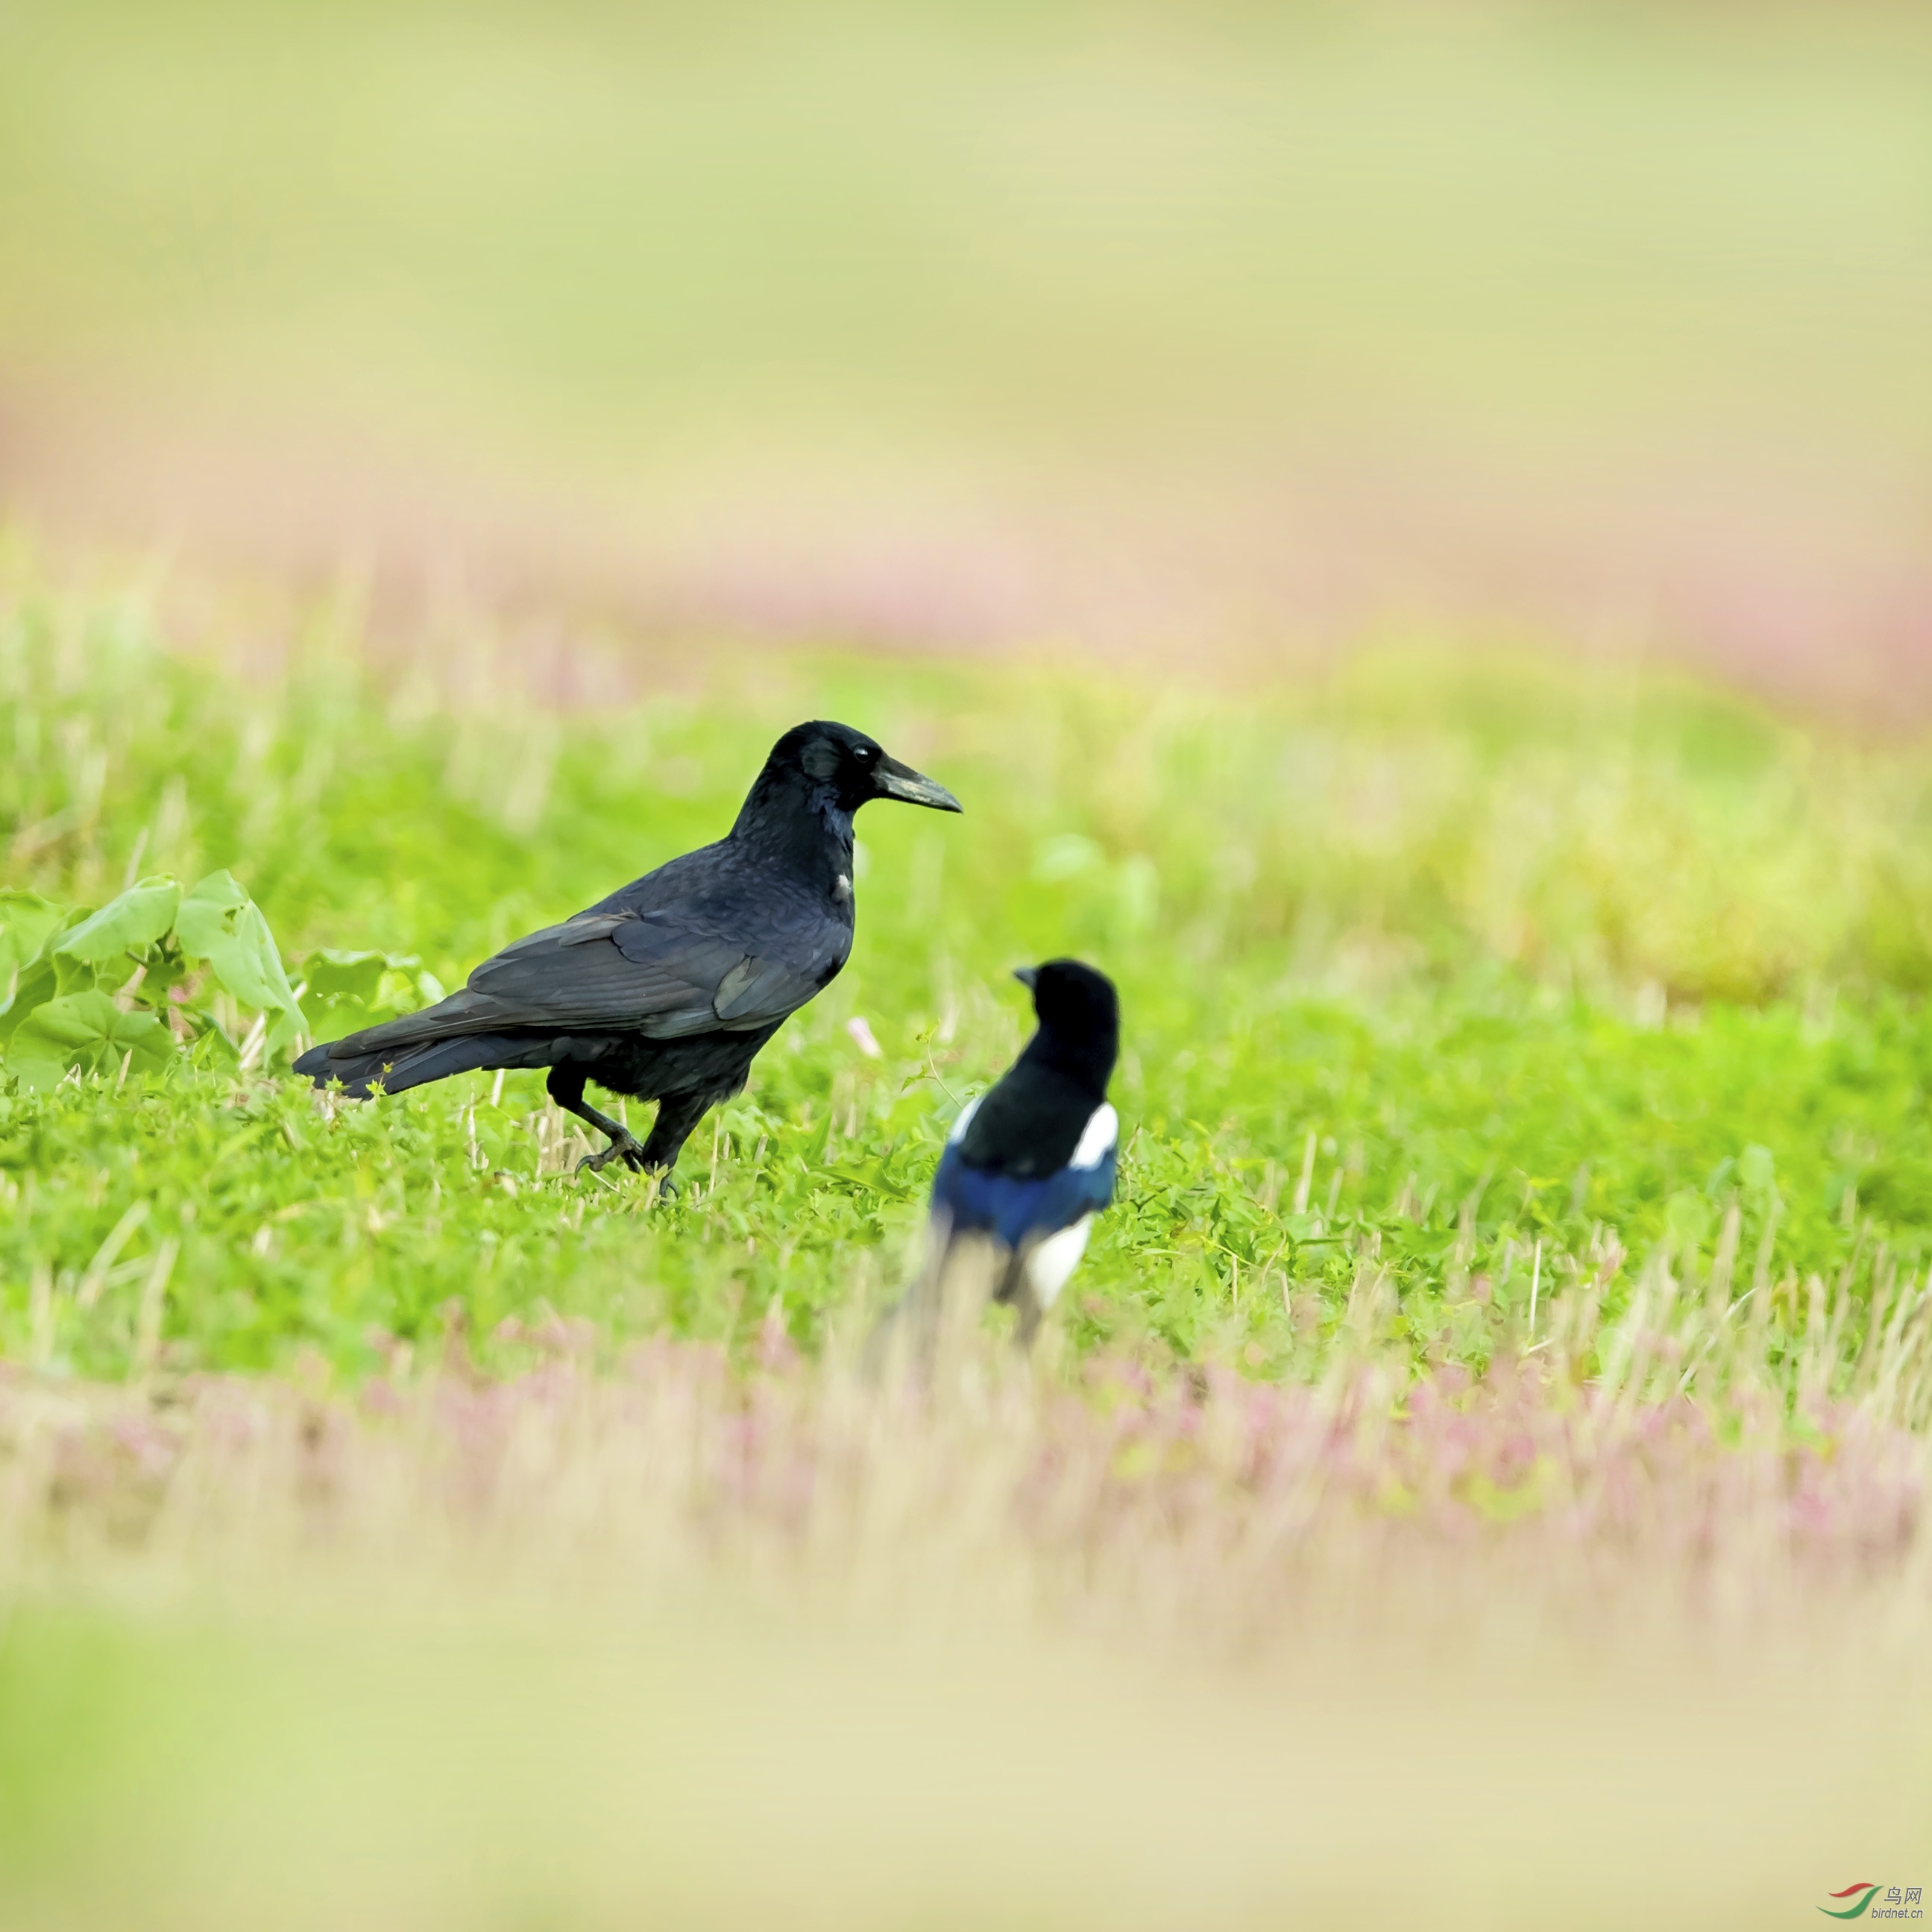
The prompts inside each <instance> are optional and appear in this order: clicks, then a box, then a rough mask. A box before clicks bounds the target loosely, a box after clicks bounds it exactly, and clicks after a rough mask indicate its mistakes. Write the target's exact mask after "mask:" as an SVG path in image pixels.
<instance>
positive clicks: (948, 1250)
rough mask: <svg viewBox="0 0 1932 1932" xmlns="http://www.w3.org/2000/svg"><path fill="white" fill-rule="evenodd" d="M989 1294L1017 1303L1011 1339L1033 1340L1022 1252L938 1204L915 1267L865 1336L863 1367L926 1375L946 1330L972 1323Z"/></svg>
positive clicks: (1034, 1308)
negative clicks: (956, 1220)
mask: <svg viewBox="0 0 1932 1932" xmlns="http://www.w3.org/2000/svg"><path fill="white" fill-rule="evenodd" d="M989 1301H994V1302H1001V1303H1016V1304H1018V1307H1019V1325H1018V1326H1017V1328H1016V1330H1015V1334H1014V1339H1015V1340H1016V1341H1017V1342H1019V1343H1020V1345H1021V1346H1022V1348H1027V1347H1030V1346H1031V1345H1032V1342H1033V1337H1034V1331H1036V1330H1037V1328H1038V1327H1039V1325H1040V1316H1039V1310H1038V1305H1037V1303H1035V1302H1034V1298H1033V1296H1032V1295H1031V1292H1030V1291H1029V1290H1028V1289H1027V1287H1026V1285H1025V1271H1024V1262H1023V1259H1022V1257H1021V1256H1019V1255H1018V1254H1016V1253H1014V1252H1013V1251H1012V1250H1009V1249H1008V1248H1007V1247H1006V1245H1005V1244H1004V1243H1003V1242H1001V1241H997V1240H995V1238H993V1237H992V1235H989V1234H988V1233H987V1232H985V1231H984V1230H983V1229H962V1228H956V1227H955V1226H953V1222H952V1218H951V1217H950V1215H948V1214H947V1213H946V1211H944V1209H943V1208H942V1209H941V1210H939V1211H937V1212H936V1213H935V1214H934V1215H933V1217H932V1220H931V1222H930V1223H929V1224H928V1226H927V1228H926V1253H925V1257H924V1260H923V1262H922V1265H921V1267H920V1268H919V1273H918V1274H916V1276H915V1277H913V1280H912V1281H911V1282H910V1283H909V1284H908V1285H907V1288H906V1291H905V1292H904V1294H903V1295H901V1296H900V1298H898V1301H895V1302H894V1303H893V1304H892V1306H891V1307H889V1308H888V1309H887V1310H886V1312H885V1313H883V1315H882V1316H880V1318H879V1319H878V1322H877V1325H876V1326H875V1327H874V1328H873V1331H872V1333H871V1337H870V1338H869V1340H868V1342H867V1343H866V1346H865V1369H866V1372H867V1373H868V1374H869V1375H870V1376H872V1377H873V1378H874V1379H877V1378H878V1377H879V1376H881V1375H883V1374H885V1373H888V1372H889V1371H890V1370H892V1369H893V1368H894V1367H897V1368H898V1369H899V1370H901V1372H904V1371H905V1370H910V1371H911V1372H912V1373H913V1374H915V1375H916V1376H919V1377H920V1378H922V1379H923V1378H924V1377H926V1376H929V1375H930V1374H931V1373H932V1370H933V1367H934V1364H935V1361H936V1360H937V1358H938V1356H939V1355H940V1352H941V1349H942V1346H944V1337H945V1335H946V1333H947V1331H948V1329H949V1328H950V1329H953V1330H956V1331H959V1332H960V1333H961V1334H964V1333H965V1332H966V1331H968V1330H970V1329H971V1327H972V1326H973V1325H974V1324H976V1323H977V1321H978V1319H979V1316H980V1310H982V1309H983V1307H985V1306H986V1304H987V1303H988V1302H989Z"/></svg>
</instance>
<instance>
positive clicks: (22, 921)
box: [0, 892, 67, 1013]
mask: <svg viewBox="0 0 1932 1932" xmlns="http://www.w3.org/2000/svg"><path fill="white" fill-rule="evenodd" d="M66 916H67V915H66V914H65V913H64V912H63V911H62V909H61V908H60V907H58V906H57V905H55V904H54V903H53V902H52V900H50V899H43V898H41V897H40V894H39V893H38V892H0V1013H5V1011H6V1010H7V1008H8V1007H10V1005H11V1004H13V997H14V992H15V989H16V986H17V982H18V981H19V980H20V979H21V978H22V977H24V976H25V974H26V971H27V969H28V967H30V966H31V965H33V963H34V961H35V960H37V959H39V957H40V949H41V948H42V947H44V946H45V945H46V943H47V941H48V940H49V938H52V935H54V934H55V933H56V932H58V931H59V930H60V925H61V921H62V919H65V917H66Z"/></svg>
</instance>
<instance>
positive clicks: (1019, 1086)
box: [926, 959, 1121, 1346]
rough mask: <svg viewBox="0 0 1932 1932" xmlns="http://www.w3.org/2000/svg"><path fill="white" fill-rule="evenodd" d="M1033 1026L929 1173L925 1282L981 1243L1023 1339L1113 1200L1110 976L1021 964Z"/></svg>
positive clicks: (1115, 1020) (1114, 1003)
mask: <svg viewBox="0 0 1932 1932" xmlns="http://www.w3.org/2000/svg"><path fill="white" fill-rule="evenodd" d="M1013 977H1015V978H1016V979H1017V980H1019V981H1020V982H1021V983H1022V984H1023V985H1025V986H1028V987H1030V988H1031V989H1032V992H1033V1001H1034V1013H1036V1014H1037V1016H1039V1020H1040V1028H1039V1031H1037V1032H1036V1033H1035V1034H1034V1037H1033V1038H1032V1039H1031V1040H1029V1041H1028V1043H1027V1044H1026V1047H1025V1051H1024V1052H1022V1054H1021V1055H1020V1057H1019V1059H1018V1060H1016V1061H1015V1062H1014V1063H1013V1066H1012V1067H1010V1069H1009V1070H1007V1073H1006V1075H1005V1076H1004V1078H1003V1079H1001V1080H1000V1081H999V1082H998V1083H997V1084H996V1085H994V1086H993V1087H992V1088H989V1090H988V1091H986V1093H985V1094H982V1095H981V1096H980V1097H979V1099H977V1100H971V1101H969V1102H968V1103H967V1104H966V1106H965V1107H964V1108H963V1109H961V1111H960V1115H959V1119H958V1120H957V1121H955V1122H954V1124H953V1133H952V1135H951V1137H950V1139H948V1140H947V1143H946V1151H945V1152H944V1154H941V1157H940V1160H939V1172H938V1174H936V1175H935V1176H934V1177H933V1183H932V1228H931V1231H930V1235H929V1240H930V1242H931V1252H930V1254H929V1262H928V1268H927V1273H926V1293H927V1294H928V1295H930V1294H932V1293H933V1292H936V1291H937V1289H938V1286H939V1284H940V1283H941V1282H942V1280H943V1279H944V1275H945V1274H946V1271H947V1266H948V1264H949V1262H950V1260H951V1259H952V1257H953V1252H954V1250H956V1248H957V1247H959V1245H960V1244H962V1243H965V1242H979V1243H983V1244H990V1245H991V1247H992V1256H993V1262H994V1277H993V1280H994V1287H993V1299H994V1300H995V1301H999V1302H1010V1303H1011V1304H1013V1305H1014V1307H1015V1308H1016V1311H1017V1313H1018V1316H1019V1323H1018V1327H1017V1329H1016V1340H1019V1342H1020V1343H1022V1345H1023V1346H1030V1345H1031V1343H1032V1341H1033V1338H1034V1334H1035V1332H1036V1331H1037V1330H1038V1328H1039V1327H1040V1319H1041V1317H1042V1316H1044V1315H1045V1314H1046V1311H1047V1310H1049V1308H1051V1307H1052V1306H1053V1303H1054V1300H1055V1297H1056V1296H1057V1295H1058V1294H1059V1293H1060V1291H1061V1289H1062V1288H1063V1287H1064V1286H1066V1283H1067V1277H1068V1276H1069V1275H1070V1274H1072V1273H1073V1271H1074V1268H1075V1267H1076V1265H1078V1263H1079V1259H1080V1257H1081V1256H1082V1253H1084V1252H1085V1249H1086V1246H1087V1236H1088V1232H1089V1231H1090V1230H1091V1228H1092V1226H1093V1222H1094V1216H1095V1215H1096V1214H1098V1213H1099V1212H1100V1210H1101V1209H1102V1208H1105V1207H1106V1205H1107V1204H1108V1202H1110V1201H1111V1200H1112V1199H1113V1198H1114V1171H1115V1145H1116V1143H1117V1142H1118V1139H1119V1136H1120V1121H1119V1118H1118V1116H1117V1115H1115V1112H1114V1110H1113V1109H1112V1107H1111V1106H1109V1105H1108V1103H1107V1082H1108V1080H1109V1078H1110V1077H1111V1076H1112V1073H1113V1071H1114V1061H1115V1055H1117V1054H1118V1052H1119V1051H1120V1042H1121V1010H1120V1004H1119V1001H1118V999H1117V998H1115V992H1114V984H1113V982H1112V980H1109V978H1108V977H1106V974H1103V973H1097V972H1095V971H1094V969H1093V968H1091V966H1083V965H1081V964H1080V962H1079V961H1078V960H1075V959H1049V961H1048V962H1046V965H1044V966H1039V967H1033V966H1023V967H1022V968H1020V969H1019V971H1018V972H1016V974H1014V976H1013Z"/></svg>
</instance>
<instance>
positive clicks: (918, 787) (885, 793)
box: [872, 758, 965, 811]
mask: <svg viewBox="0 0 1932 1932" xmlns="http://www.w3.org/2000/svg"><path fill="white" fill-rule="evenodd" d="M872 782H873V784H874V786H875V787H877V790H878V794H879V796H880V797H881V798H895V799H899V800H900V801H901V802H902V803H904V804H906V805H930V806H931V807H932V808H933V810H934V811H965V806H964V805H962V804H961V803H960V802H959V800H958V799H956V798H955V797H954V796H953V794H952V793H950V791H948V790H947V789H946V787H944V785H943V784H934V783H933V781H932V779H930V778H927V777H926V775H924V774H923V773H922V772H916V771H914V770H913V768H912V767H911V766H910V765H902V764H901V763H899V761H898V759H896V758H881V759H880V760H879V762H878V763H877V765H876V766H874V767H873V771H872Z"/></svg>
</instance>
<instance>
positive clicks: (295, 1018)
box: [174, 871, 306, 1052]
mask: <svg viewBox="0 0 1932 1932" xmlns="http://www.w3.org/2000/svg"><path fill="white" fill-rule="evenodd" d="M174 931H175V938H176V939H177V940H178V941H180V943H181V950H182V951H183V952H184V953H189V954H191V955H193V956H194V957H195V958H196V959H205V960H206V961H207V962H208V969H209V971H211V972H212V973H213V974H214V977H215V978H216V980H217V981H218V982H219V983H220V985H221V986H223V989H225V990H226V991H227V992H230V993H232V994H233V995H234V996H235V997H236V998H237V999H238V1000H239V1001H242V1004H244V1005H245V1006H250V1007H257V1008H258V1009H259V1010H260V1011H262V1012H263V1013H272V1014H274V1015H275V1016H276V1018H275V1020H274V1021H273V1022H272V1024H271V1025H270V1027H269V1040H268V1045H269V1051H270V1052H275V1050H276V1049H278V1048H280V1047H282V1046H286V1045H287V1043H288V1042H289V1041H290V1040H292V1039H293V1037H295V1035H296V1034H298V1033H299V1032H301V1031H302V1029H303V1028H304V1026H305V1024H306V1022H305V1021H304V1019H303V1018H302V1008H301V1007H299V1006H298V1005H297V1004H296V995H295V989H294V988H293V987H292V986H290V984H289V976H288V974H287V973H286V972H285V971H284V970H283V968H282V956H281V953H280V952H279V951H278V950H277V949H276V946H275V935H274V934H273V933H272V932H270V931H269V922H268V921H267V920H266V919H264V918H263V916H262V910H261V908H260V907H259V906H257V904H256V903H255V902H254V900H253V899H251V898H250V897H249V896H248V893H247V892H245V890H244V889H242V886H241V885H240V884H239V883H238V882H237V880H236V878H235V877H234V875H233V874H232V873H229V872H225V871H223V872H211V873H209V874H208V877H206V878H205V879H203V880H201V882H200V883H199V884H198V885H196V887H195V888H194V889H193V891H192V892H190V893H189V894H188V895H187V897H186V898H184V899H183V900H182V901H181V910H180V912H179V913H178V916H176V917H175V921H174Z"/></svg>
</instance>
